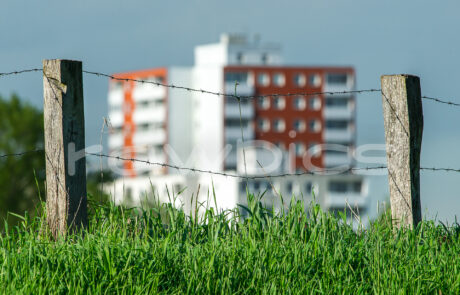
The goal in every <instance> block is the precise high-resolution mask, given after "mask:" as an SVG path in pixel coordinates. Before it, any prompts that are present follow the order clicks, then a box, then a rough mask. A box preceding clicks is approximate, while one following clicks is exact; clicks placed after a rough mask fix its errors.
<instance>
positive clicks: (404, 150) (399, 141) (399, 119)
mask: <svg viewBox="0 0 460 295" xmlns="http://www.w3.org/2000/svg"><path fill="white" fill-rule="evenodd" d="M381 83H382V102H383V118H384V124H385V142H386V152H387V162H388V182H389V186H390V201H391V214H392V219H393V224H394V225H395V226H396V227H398V228H400V227H408V228H413V227H414V226H417V224H418V223H419V222H420V221H421V220H422V212H421V204H420V149H421V145H422V133H423V110H422V98H421V91H420V79H419V77H416V76H410V75H391V76H382V77H381Z"/></svg>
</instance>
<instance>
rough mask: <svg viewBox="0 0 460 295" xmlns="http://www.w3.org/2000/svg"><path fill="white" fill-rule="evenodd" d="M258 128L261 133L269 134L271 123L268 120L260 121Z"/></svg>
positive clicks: (258, 121)
mask: <svg viewBox="0 0 460 295" xmlns="http://www.w3.org/2000/svg"><path fill="white" fill-rule="evenodd" d="M257 128H258V129H259V130H260V131H263V132H267V131H268V130H269V129H270V121H268V120H267V119H258V120H257Z"/></svg>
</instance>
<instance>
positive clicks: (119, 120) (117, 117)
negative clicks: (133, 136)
mask: <svg viewBox="0 0 460 295" xmlns="http://www.w3.org/2000/svg"><path fill="white" fill-rule="evenodd" d="M109 119H110V123H111V124H112V126H113V127H114V128H118V127H121V126H122V125H123V122H124V118H123V113H122V112H121V111H111V112H109Z"/></svg>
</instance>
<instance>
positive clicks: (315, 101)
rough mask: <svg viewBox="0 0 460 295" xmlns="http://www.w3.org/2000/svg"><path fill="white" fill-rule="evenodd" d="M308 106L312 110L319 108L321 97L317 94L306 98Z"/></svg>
mask: <svg viewBox="0 0 460 295" xmlns="http://www.w3.org/2000/svg"><path fill="white" fill-rule="evenodd" d="M308 107H309V108H310V109H311V110H314V111H317V110H319V109H321V99H319V97H317V96H313V97H310V98H309V99H308Z"/></svg>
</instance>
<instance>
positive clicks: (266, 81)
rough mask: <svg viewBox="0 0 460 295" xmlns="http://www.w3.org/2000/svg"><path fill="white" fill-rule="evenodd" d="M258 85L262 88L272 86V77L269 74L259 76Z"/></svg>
mask: <svg viewBox="0 0 460 295" xmlns="http://www.w3.org/2000/svg"><path fill="white" fill-rule="evenodd" d="M257 84H259V85H261V86H268V84H270V76H268V74H267V73H259V74H258V75H257Z"/></svg>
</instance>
